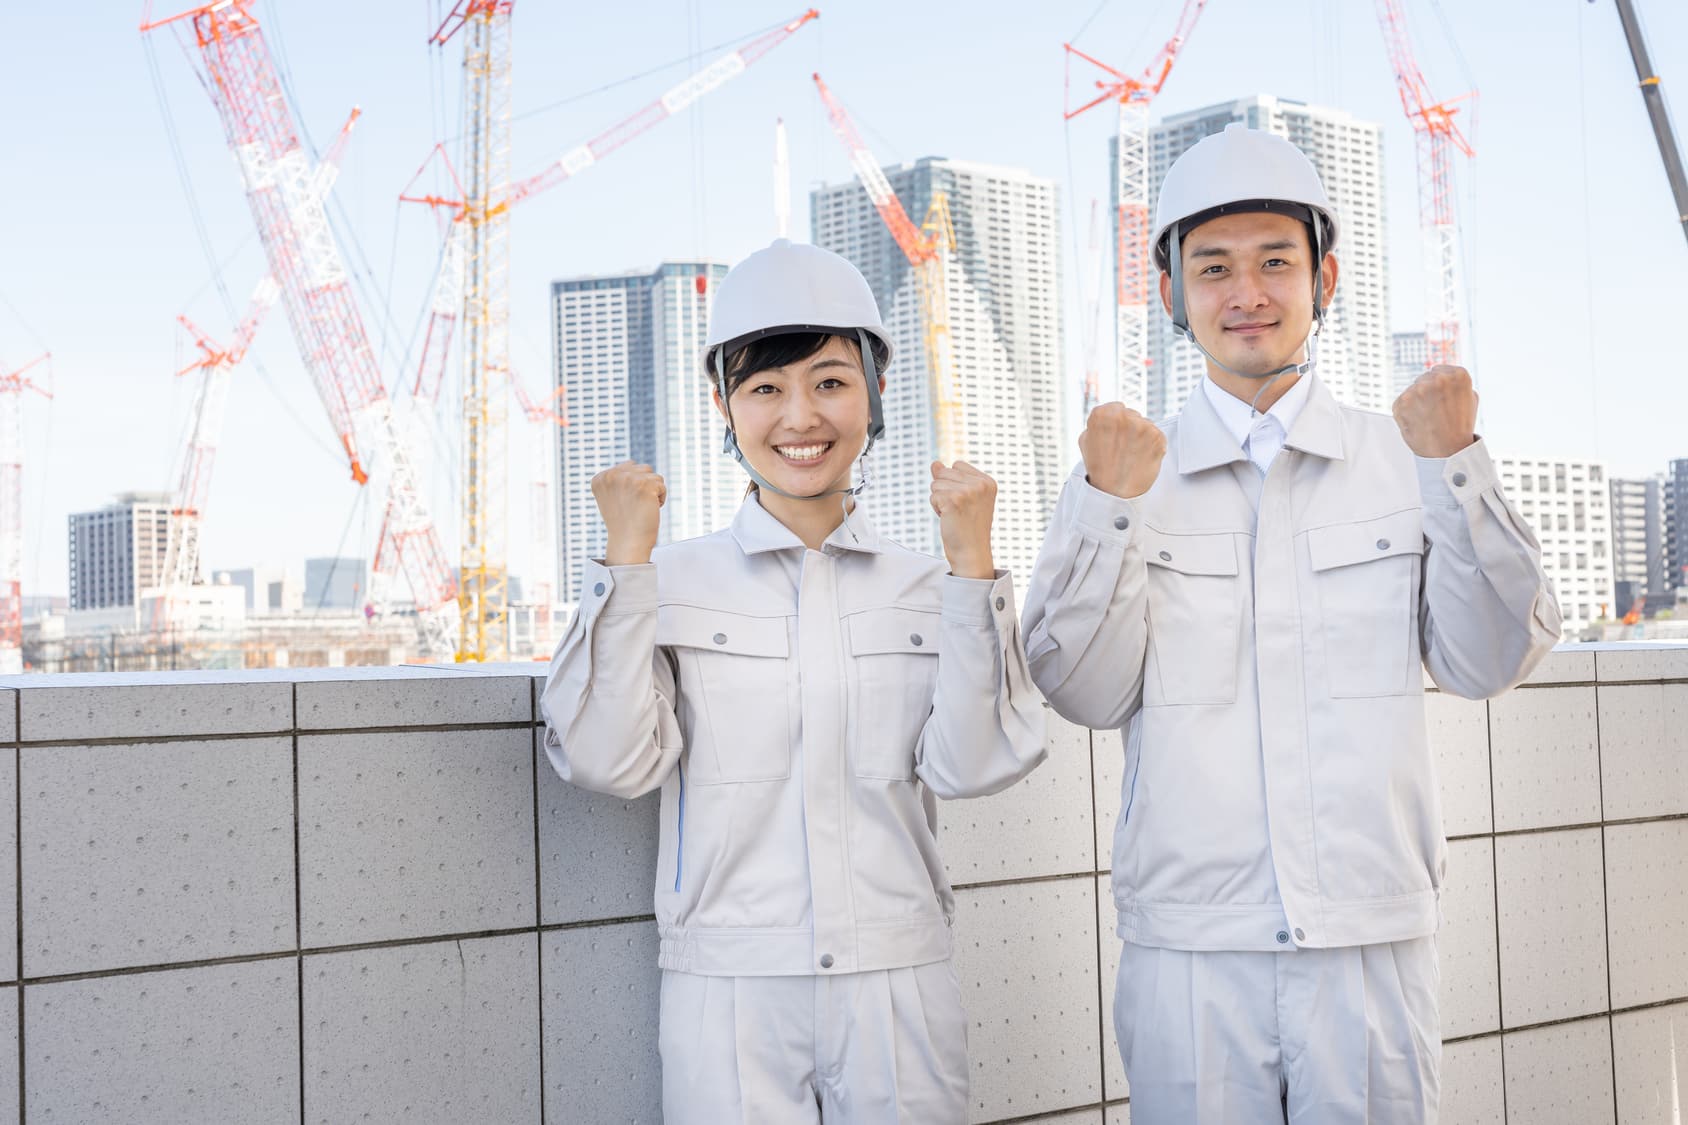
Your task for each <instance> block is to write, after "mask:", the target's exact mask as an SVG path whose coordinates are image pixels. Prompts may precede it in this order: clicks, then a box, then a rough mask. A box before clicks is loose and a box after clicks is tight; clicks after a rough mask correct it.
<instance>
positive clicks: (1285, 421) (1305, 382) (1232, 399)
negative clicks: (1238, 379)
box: [1202, 375, 1313, 449]
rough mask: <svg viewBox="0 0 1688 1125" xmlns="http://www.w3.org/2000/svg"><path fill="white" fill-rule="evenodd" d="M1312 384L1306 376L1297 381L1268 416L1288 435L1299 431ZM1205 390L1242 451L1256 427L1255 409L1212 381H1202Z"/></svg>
mask: <svg viewBox="0 0 1688 1125" xmlns="http://www.w3.org/2000/svg"><path fill="white" fill-rule="evenodd" d="M1312 383H1313V380H1312V379H1311V377H1309V376H1306V375H1304V376H1302V377H1301V378H1299V379H1297V380H1296V381H1295V383H1294V384H1293V385H1292V386H1291V387H1290V389H1289V390H1287V391H1285V392H1284V393H1283V395H1282V396H1281V397H1280V398H1279V399H1278V401H1277V402H1274V403H1273V404H1272V405H1271V408H1270V409H1268V410H1267V411H1266V415H1265V416H1266V417H1267V418H1270V419H1273V420H1274V421H1276V422H1277V423H1278V425H1280V426H1282V427H1283V431H1284V433H1286V434H1287V433H1289V432H1290V431H1291V430H1293V429H1294V428H1295V420H1296V419H1297V418H1298V417H1300V416H1301V409H1302V407H1303V406H1305V405H1306V404H1307V397H1308V393H1309V391H1310V390H1311V387H1312ZM1202 390H1204V391H1206V392H1207V398H1208V401H1209V402H1211V403H1212V404H1213V409H1214V412H1215V413H1217V414H1218V415H1219V421H1220V423H1221V424H1222V425H1223V426H1224V427H1225V429H1226V430H1227V431H1228V432H1229V433H1230V435H1231V436H1232V437H1234V438H1236V439H1237V448H1239V449H1241V448H1242V445H1243V442H1245V441H1247V440H1248V435H1249V432H1250V431H1251V430H1253V428H1254V425H1255V414H1254V409H1253V408H1252V407H1251V406H1249V404H1248V403H1246V402H1244V401H1243V400H1242V399H1240V398H1238V397H1237V396H1236V395H1234V394H1232V393H1231V392H1230V391H1227V390H1224V389H1222V388H1221V387H1220V386H1219V384H1218V383H1215V382H1214V381H1213V380H1212V379H1203V380H1202Z"/></svg>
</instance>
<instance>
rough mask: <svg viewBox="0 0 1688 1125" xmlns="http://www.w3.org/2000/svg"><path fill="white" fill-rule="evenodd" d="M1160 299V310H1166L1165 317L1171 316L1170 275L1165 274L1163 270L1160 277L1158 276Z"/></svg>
mask: <svg viewBox="0 0 1688 1125" xmlns="http://www.w3.org/2000/svg"><path fill="white" fill-rule="evenodd" d="M1160 298H1161V308H1163V309H1165V310H1166V315H1167V316H1171V315H1172V275H1171V274H1169V273H1167V272H1166V271H1165V270H1162V271H1161V275H1160Z"/></svg>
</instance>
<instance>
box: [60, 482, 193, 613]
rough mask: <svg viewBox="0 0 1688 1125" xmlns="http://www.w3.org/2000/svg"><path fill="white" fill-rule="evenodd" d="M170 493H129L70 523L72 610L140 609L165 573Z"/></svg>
mask: <svg viewBox="0 0 1688 1125" xmlns="http://www.w3.org/2000/svg"><path fill="white" fill-rule="evenodd" d="M170 503H171V497H170V494H169V493H168V492H125V493H123V494H121V495H119V496H118V497H117V498H116V499H115V500H114V501H113V502H112V503H110V504H107V505H106V506H105V507H104V508H101V509H100V510H99V511H97V512H73V513H71V517H70V608H71V609H73V610H83V609H108V608H111V607H114V606H131V605H137V604H139V599H140V594H141V592H142V591H143V590H150V589H153V588H155V587H157V585H158V583H159V581H160V579H161V578H162V576H163V573H164V554H165V551H166V549H167V548H168V546H169V543H170V530H171V527H170V525H171V522H172V517H171V515H170Z"/></svg>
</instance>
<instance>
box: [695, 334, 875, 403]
mask: <svg viewBox="0 0 1688 1125" xmlns="http://www.w3.org/2000/svg"><path fill="white" fill-rule="evenodd" d="M834 336H837V338H838V339H840V340H843V341H844V342H845V343H846V344H848V345H850V349H851V350H852V351H857V350H859V345H858V344H857V342H856V339H855V337H854V336H845V335H843V334H841V333H835V332H786V333H781V334H779V335H777V336H763V337H762V338H761V339H759V340H752V341H751V342H750V343H748V344H746V345H745V346H744V347H742V348H740V349H739V350H738V351H736V352H731V353H729V354H728V356H727V397H728V398H732V397H733V392H734V391H736V390H738V389H739V387H740V386H741V385H742V384H743V383H744V381H745V380H746V379H748V378H750V377H751V376H752V375H757V374H760V373H761V372H763V371H768V370H770V369H772V368H775V367H785V366H788V365H789V364H793V363H801V362H802V361H804V360H806V359H808V358H809V357H810V356H813V355H814V354H815V353H816V352H818V351H820V350H821V349H822V348H824V347H826V345H827V341H829V340H831V339H832V338H833V337H834ZM868 340H869V342H870V344H871V346H872V348H873V365H874V369H875V370H877V371H878V372H879V374H881V375H883V374H884V373H885V364H886V361H887V359H888V358H889V349H888V348H886V346H885V344H884V341H882V340H880V339H879V337H877V336H874V335H873V334H871V333H869V335H868ZM704 362H705V364H706V366H707V367H708V369H709V379H710V382H711V384H713V383H714V382H715V379H716V372H715V352H714V351H711V352H710V353H709V354H708V356H707V357H706V359H705V361H704Z"/></svg>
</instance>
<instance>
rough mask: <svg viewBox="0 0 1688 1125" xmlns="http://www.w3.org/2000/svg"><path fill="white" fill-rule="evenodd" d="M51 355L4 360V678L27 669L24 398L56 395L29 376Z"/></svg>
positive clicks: (0, 504) (0, 605)
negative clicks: (10, 365) (13, 363)
mask: <svg viewBox="0 0 1688 1125" xmlns="http://www.w3.org/2000/svg"><path fill="white" fill-rule="evenodd" d="M52 358H53V355H52V353H51V352H43V353H42V354H40V355H38V356H36V357H35V358H34V359H32V360H30V361H29V362H28V363H26V364H24V365H23V366H22V367H19V368H15V369H10V370H8V369H7V367H6V365H5V364H3V363H0V676H15V675H17V674H18V673H19V672H22V671H23V396H24V392H25V391H33V392H35V393H36V394H38V395H41V396H42V397H43V398H52V397H53V393H52V392H51V391H49V390H47V389H46V388H45V387H41V386H39V385H37V384H36V383H35V382H34V381H32V380H31V379H30V378H29V372H30V371H31V370H33V369H34V368H36V367H38V366H39V365H41V364H43V363H46V364H48V365H49V370H50V369H51V366H50V365H51V362H52Z"/></svg>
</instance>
